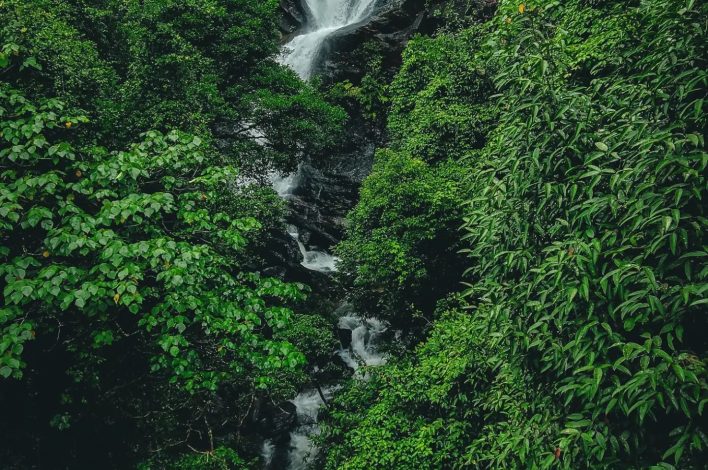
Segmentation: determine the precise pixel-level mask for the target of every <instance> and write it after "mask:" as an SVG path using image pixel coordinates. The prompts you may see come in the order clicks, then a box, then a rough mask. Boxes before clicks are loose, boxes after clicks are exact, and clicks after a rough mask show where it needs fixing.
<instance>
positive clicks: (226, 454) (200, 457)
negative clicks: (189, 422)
mask: <svg viewBox="0 0 708 470" xmlns="http://www.w3.org/2000/svg"><path fill="white" fill-rule="evenodd" d="M166 467H169V468H171V469H174V470H244V469H248V468H252V467H251V466H248V465H246V463H245V462H244V461H243V459H241V457H239V456H238V454H236V452H234V451H233V449H229V448H228V447H218V448H216V449H214V450H212V451H209V452H202V453H198V454H191V455H186V456H184V457H180V458H178V459H175V460H170V461H167V462H165V461H159V460H158V461H151V462H146V463H142V464H140V465H139V466H138V469H139V470H152V469H160V468H166Z"/></svg>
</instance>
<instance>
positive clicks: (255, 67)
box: [0, 0, 344, 468]
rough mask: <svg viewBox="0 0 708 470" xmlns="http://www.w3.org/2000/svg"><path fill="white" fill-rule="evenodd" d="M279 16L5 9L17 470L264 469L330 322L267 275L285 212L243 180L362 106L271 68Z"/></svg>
mask: <svg viewBox="0 0 708 470" xmlns="http://www.w3.org/2000/svg"><path fill="white" fill-rule="evenodd" d="M276 7H277V2H275V1H269V2H262V1H249V0H214V1H204V2H201V1H197V2H181V1H171V0H156V1H149V2H143V1H128V2H126V1H122V0H121V1H98V0H97V1H75V2H74V1H71V2H66V1H52V0H46V1H45V0H34V1H24V0H19V1H14V0H12V1H5V2H3V3H2V4H0V25H1V26H0V28H1V29H2V34H1V39H2V41H1V43H0V47H1V48H0V74H1V75H0V80H2V81H1V82H0V135H1V136H2V145H1V150H0V158H2V163H1V164H0V165H1V168H0V171H1V173H0V217H1V219H0V227H1V230H2V231H1V232H0V240H1V241H2V243H1V245H2V246H1V247H0V274H1V276H2V289H3V296H4V302H3V306H2V309H0V375H1V376H2V380H3V384H2V388H1V389H0V398H1V399H2V402H3V404H4V408H5V412H4V413H3V414H2V417H0V428H2V431H0V436H2V438H1V439H2V441H3V445H2V446H0V462H2V464H1V465H0V466H2V467H3V468H7V467H8V466H9V467H11V468H32V467H36V466H41V467H43V468H44V467H52V468H54V467H56V468H59V467H61V468H79V467H81V468H106V466H112V467H116V468H124V467H125V466H129V465H135V464H136V463H137V462H140V461H143V462H144V465H145V466H147V467H150V468H152V467H156V468H162V467H171V466H173V465H182V466H185V467H191V466H193V467H195V468H203V467H204V461H203V458H202V457H204V454H200V453H199V452H204V451H209V452H212V451H213V455H214V457H212V459H211V464H213V465H218V466H220V467H223V466H224V465H228V466H232V467H233V466H237V467H238V466H242V465H245V463H244V461H245V460H244V459H250V458H252V457H253V452H254V451H253V449H250V450H249V449H248V447H247V446H246V444H247V442H248V437H247V436H246V437H245V438H243V439H242V438H241V437H240V436H241V434H242V433H244V432H245V433H246V434H248V427H247V426H244V420H245V419H246V416H247V414H248V413H249V410H250V409H251V408H252V406H253V403H254V401H262V400H268V399H272V400H276V401H279V400H284V399H286V398H289V397H290V396H292V395H293V394H294V393H296V391H297V387H298V384H300V383H301V381H302V380H304V375H303V374H304V370H303V368H302V366H303V365H304V363H305V356H304V355H303V352H301V351H300V350H298V349H296V348H295V346H294V345H293V344H292V342H291V341H289V340H288V338H292V337H293V336H294V335H293V331H296V332H297V333H298V335H297V336H298V341H300V342H301V343H305V344H307V343H310V342H311V341H310V340H313V341H314V339H318V338H320V337H321V336H322V334H325V335H326V332H327V329H326V328H317V329H316V328H314V327H312V328H311V327H310V326H311V324H312V322H308V321H303V320H302V319H300V320H298V318H300V317H302V315H294V314H293V312H292V310H291V308H290V307H291V306H293V302H295V301H299V300H301V299H302V298H303V296H304V293H305V292H304V287H303V286H301V285H296V284H287V283H284V282H282V280H279V279H272V278H267V277H263V276H261V275H260V274H259V272H260V271H261V269H262V267H263V261H262V259H261V258H260V255H259V254H260V252H261V251H262V248H263V244H264V242H263V239H264V238H267V236H268V231H269V230H271V229H272V228H273V227H275V226H276V225H279V224H280V223H281V222H280V219H281V218H282V211H283V204H282V202H281V201H280V199H279V198H278V197H277V196H276V195H275V193H274V192H273V191H272V190H271V189H269V188H267V187H265V188H264V187H262V186H260V185H258V184H245V183H243V181H244V180H243V179H239V176H238V175H239V172H240V173H241V175H242V178H243V177H248V178H249V179H250V180H255V181H258V180H260V181H263V180H265V179H266V176H267V172H268V171H269V169H270V168H279V169H289V168H292V167H294V166H295V165H296V164H297V161H298V159H299V158H300V157H301V155H302V154H303V153H304V152H310V153H316V152H318V151H320V150H321V149H322V148H323V147H324V145H325V144H326V143H327V141H328V140H331V139H332V138H333V136H335V135H336V133H337V132H338V130H339V129H340V128H341V123H342V119H343V117H344V115H343V112H342V111H341V110H340V109H339V108H336V107H333V106H330V105H328V104H327V103H325V102H324V101H323V100H322V99H321V98H320V97H319V95H318V94H317V92H316V91H315V90H313V89H312V88H311V87H309V86H307V85H305V84H304V83H302V82H301V81H300V80H299V79H298V78H297V77H296V76H295V75H294V73H293V72H291V71H289V70H286V69H285V68H283V67H281V66H279V65H277V64H276V63H275V62H274V61H273V60H272V59H269V58H272V57H273V56H274V54H276V53H277V51H278V50H279V49H278V48H279V46H278V43H277V41H278V32H277V29H276V20H277V16H276ZM251 128H257V129H259V131H258V133H254V132H251V131H250V129H251ZM325 136H326V137H327V140H325ZM246 181H248V180H246ZM302 325H304V327H303V326H302ZM313 335H315V336H313ZM321 341H326V338H325V339H324V340H322V339H321ZM325 347H326V350H327V351H328V352H329V350H330V348H331V346H330V345H329V344H328V343H326V342H325ZM301 349H302V348H301ZM311 349H315V347H314V346H312V347H311ZM304 352H308V351H304ZM312 354H315V353H314V352H313V353H309V352H308V355H312ZM37 403H40V404H41V406H39V407H37V406H36V404H37ZM246 424H248V423H246ZM224 436H231V437H230V438H229V439H228V440H227V441H224V439H223V438H224ZM234 436H235V438H234ZM219 437H221V438H222V439H221V440H219ZM215 440H216V441H215ZM222 442H227V443H228V446H227V447H223V448H219V447H220V446H221V445H222V444H221V443H222ZM244 442H245V443H244ZM234 443H236V445H234ZM190 449H191V450H190ZM244 449H245V454H241V455H239V453H241V452H242V451H244ZM182 454H185V455H188V456H187V457H185V459H184V460H181V461H180V462H181V463H179V462H177V460H173V461H172V462H171V463H168V461H170V460H171V459H179V456H180V455H182ZM190 455H191V456H190ZM209 455H211V454H209ZM209 455H207V461H209V458H208V457H209ZM194 456H196V457H194ZM48 462H51V463H48Z"/></svg>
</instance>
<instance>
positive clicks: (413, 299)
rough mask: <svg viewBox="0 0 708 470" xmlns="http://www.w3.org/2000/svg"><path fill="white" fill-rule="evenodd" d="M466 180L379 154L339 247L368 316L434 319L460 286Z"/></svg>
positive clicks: (456, 171) (452, 167) (450, 166)
mask: <svg viewBox="0 0 708 470" xmlns="http://www.w3.org/2000/svg"><path fill="white" fill-rule="evenodd" d="M463 174H464V173H463V171H462V167H461V166H460V165H458V164H457V163H455V162H454V161H447V162H444V163H440V164H439V165H437V166H431V165H429V164H427V163H426V162H424V161H422V160H420V159H417V158H413V157H411V156H410V155H409V154H407V153H404V152H396V151H390V150H385V151H381V152H379V153H378V155H377V157H376V163H375V165H374V169H373V171H372V173H371V175H370V176H369V177H368V178H367V180H366V181H365V183H364V185H363V187H362V189H361V202H360V203H359V204H358V206H357V207H356V208H355V210H354V211H352V213H351V214H350V215H349V219H350V222H351V225H350V227H349V229H348V232H347V235H348V236H347V239H346V240H344V241H343V242H342V243H341V244H340V245H339V246H338V253H339V255H340V256H341V257H342V264H341V266H340V269H341V270H342V271H343V273H344V276H346V278H345V279H346V280H347V282H348V284H349V286H350V292H349V294H350V297H351V298H352V300H353V301H354V302H355V303H356V305H357V307H358V308H359V310H360V311H365V312H372V313H375V314H376V315H377V316H379V317H383V318H387V319H389V320H394V321H396V320H401V319H406V318H408V317H409V316H410V314H411V313H412V312H417V311H421V310H422V311H424V312H430V311H431V310H432V307H433V306H434V304H431V302H435V301H436V299H437V298H439V297H440V296H442V295H443V294H444V293H445V292H447V289H449V287H450V284H452V283H454V282H455V281H456V280H457V279H459V276H460V274H461V272H462V264H461V263H459V262H457V263H455V261H454V260H455V258H457V256H456V250H457V249H458V248H459V245H458V237H457V234H456V229H457V227H459V225H460V223H461V217H462V203H463V199H462V197H463V195H464V187H465V185H464V183H463V182H462V181H461V180H462V175H463ZM435 276H437V277H435Z"/></svg>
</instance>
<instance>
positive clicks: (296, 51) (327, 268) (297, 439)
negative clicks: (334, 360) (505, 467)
mask: <svg viewBox="0 0 708 470" xmlns="http://www.w3.org/2000/svg"><path fill="white" fill-rule="evenodd" d="M301 1H302V2H303V3H304V7H305V8H306V10H307V16H308V25H307V27H306V28H305V30H304V31H303V32H302V34H300V35H298V36H295V37H294V38H293V39H292V40H291V41H290V42H289V43H288V44H286V45H285V46H284V47H283V51H282V54H281V56H280V58H279V61H280V63H281V64H284V65H287V66H288V67H290V68H292V69H293V70H295V72H297V74H298V75H299V76H300V77H301V78H302V79H304V80H307V79H309V78H310V76H311V75H312V71H313V67H314V65H315V61H316V60H317V56H318V54H319V53H320V51H321V49H322V45H323V44H324V42H325V40H326V39H327V37H329V36H330V35H331V34H333V33H334V32H336V31H338V30H340V29H342V28H345V27H347V26H351V25H354V24H357V23H359V22H361V21H363V20H365V19H367V18H368V17H369V16H370V15H371V13H372V12H373V10H374V7H375V5H376V3H377V0H301ZM301 173H302V168H301V167H298V170H297V171H295V172H294V173H292V174H289V175H279V174H272V175H271V183H272V186H273V188H274V189H275V191H276V192H277V193H278V195H279V196H280V197H282V198H283V199H285V200H292V199H293V198H294V197H296V192H297V188H298V186H299V184H300V180H301ZM287 231H288V234H290V236H291V237H292V238H293V239H294V240H295V241H296V242H297V245H298V247H299V249H300V253H301V254H302V257H303V261H302V263H301V264H302V265H303V266H304V267H305V268H307V269H310V270H313V271H320V272H325V273H330V272H333V271H336V263H337V261H338V259H337V258H336V257H335V256H332V255H331V254H329V253H326V252H324V251H315V250H310V249H308V248H307V247H306V246H305V244H304V243H303V242H302V240H300V234H299V230H298V227H296V226H294V225H289V226H288V227H287ZM334 314H335V316H336V317H338V318H339V328H341V329H348V330H350V331H351V337H352V341H351V344H349V345H348V346H347V347H346V348H345V347H344V346H343V345H341V347H340V348H339V349H338V350H337V351H334V352H335V353H336V354H338V355H339V356H340V357H341V358H342V360H343V361H344V363H345V364H347V365H348V366H349V367H350V368H351V369H353V370H354V371H355V377H357V378H359V379H366V373H363V374H362V373H361V370H362V369H361V367H362V366H372V367H373V366H377V365H381V364H383V363H384V362H385V361H386V357H385V356H384V355H383V354H382V353H380V352H379V351H378V348H377V345H378V343H379V340H380V337H381V335H382V333H384V332H385V331H386V325H384V324H383V323H382V322H381V321H379V320H377V319H373V318H369V319H363V318H361V317H359V316H358V315H357V314H356V312H354V311H353V309H352V307H351V305H349V304H347V303H343V304H342V305H340V307H339V308H338V309H337V311H335V312H334ZM337 389H338V387H337V386H333V385H329V386H324V387H322V388H321V389H319V390H318V389H317V388H310V389H307V390H304V391H302V392H300V393H299V394H298V395H297V396H296V397H295V398H294V399H292V400H291V402H292V403H293V404H294V405H295V410H296V424H295V427H294V429H292V430H291V432H290V435H289V439H288V441H287V448H285V449H283V448H282V447H281V448H280V450H279V448H278V444H276V443H274V442H273V441H272V440H270V439H269V440H266V441H265V442H263V445H262V448H261V456H262V461H263V464H264V468H265V469H269V470H270V469H271V468H272V467H274V466H275V465H278V463H277V462H275V461H274V455H276V454H278V455H281V454H279V452H282V451H285V452H286V453H287V467H286V468H287V469H289V470H302V469H304V468H306V467H307V465H308V462H311V460H312V458H313V457H315V456H316V455H317V448H316V447H315V446H314V445H313V443H312V440H311V437H312V436H315V435H317V434H318V433H319V425H318V415H319V412H320V408H321V407H322V406H323V405H324V402H323V400H322V396H321V395H320V392H321V393H322V395H324V398H325V400H329V399H330V398H331V397H332V396H333V395H334V393H335V392H336V390H337Z"/></svg>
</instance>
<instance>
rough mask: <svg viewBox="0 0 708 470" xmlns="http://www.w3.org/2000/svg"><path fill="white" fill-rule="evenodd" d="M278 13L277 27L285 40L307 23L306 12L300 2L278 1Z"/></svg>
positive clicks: (292, 0) (290, 0)
mask: <svg viewBox="0 0 708 470" xmlns="http://www.w3.org/2000/svg"><path fill="white" fill-rule="evenodd" d="M280 13H281V14H280V21H279V24H278V26H279V27H280V31H281V33H282V34H283V36H285V37H286V38H287V37H289V36H290V35H292V34H293V33H294V32H295V31H297V30H298V29H300V28H302V27H303V26H304V25H305V23H306V21H307V12H306V11H305V8H304V7H303V4H302V2H301V1H300V0H280Z"/></svg>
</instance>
